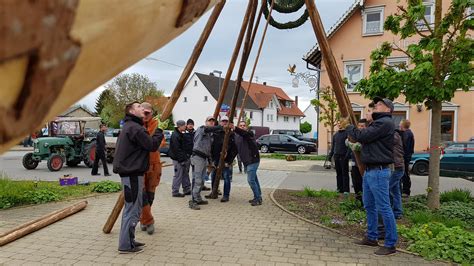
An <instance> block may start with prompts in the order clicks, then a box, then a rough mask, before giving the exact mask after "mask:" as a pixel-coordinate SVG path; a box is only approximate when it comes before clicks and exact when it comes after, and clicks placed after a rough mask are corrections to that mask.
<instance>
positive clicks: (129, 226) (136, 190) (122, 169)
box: [113, 102, 163, 254]
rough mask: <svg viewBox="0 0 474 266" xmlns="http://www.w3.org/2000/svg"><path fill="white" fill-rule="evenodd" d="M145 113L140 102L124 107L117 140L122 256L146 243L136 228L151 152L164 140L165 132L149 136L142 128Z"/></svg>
mask: <svg viewBox="0 0 474 266" xmlns="http://www.w3.org/2000/svg"><path fill="white" fill-rule="evenodd" d="M144 117H145V110H144V108H143V106H141V104H140V103H139V102H133V103H130V104H127V105H126V107H125V119H124V121H125V123H124V125H123V129H122V132H121V134H120V136H119V138H118V140H117V146H116V150H115V158H114V163H113V170H114V173H117V174H119V175H120V179H121V182H122V187H123V193H124V198H125V206H124V209H123V212H122V225H121V227H120V236H119V247H118V250H119V253H121V254H127V253H140V252H142V251H143V249H142V247H143V246H144V245H145V244H144V243H140V242H138V241H135V227H136V226H137V224H138V222H139V221H140V213H141V210H142V206H143V191H144V182H143V176H144V174H145V173H146V172H147V171H148V169H149V165H150V152H155V151H157V150H158V148H159V147H160V144H161V142H162V141H163V131H162V130H161V129H159V128H156V129H155V130H154V131H153V135H152V136H150V135H149V134H148V132H147V131H146V129H145V128H144V127H143V118H144Z"/></svg>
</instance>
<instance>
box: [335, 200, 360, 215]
mask: <svg viewBox="0 0 474 266" xmlns="http://www.w3.org/2000/svg"><path fill="white" fill-rule="evenodd" d="M357 210H363V208H362V203H360V201H358V200H356V199H353V198H346V199H344V200H343V201H341V202H339V211H340V212H342V213H343V214H344V215H345V216H347V215H349V213H351V212H352V211H357Z"/></svg>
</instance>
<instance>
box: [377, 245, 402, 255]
mask: <svg viewBox="0 0 474 266" xmlns="http://www.w3.org/2000/svg"><path fill="white" fill-rule="evenodd" d="M396 252H397V249H396V248H395V247H380V248H379V249H377V250H376V251H375V252H374V254H375V255H377V256H388V255H393V254H395V253H396Z"/></svg>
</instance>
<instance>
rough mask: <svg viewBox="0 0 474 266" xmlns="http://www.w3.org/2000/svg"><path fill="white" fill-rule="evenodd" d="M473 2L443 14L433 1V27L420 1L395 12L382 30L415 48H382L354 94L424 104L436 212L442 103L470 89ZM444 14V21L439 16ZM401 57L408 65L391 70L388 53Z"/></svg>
mask: <svg viewBox="0 0 474 266" xmlns="http://www.w3.org/2000/svg"><path fill="white" fill-rule="evenodd" d="M473 4H474V1H473V0H452V1H451V4H450V6H449V9H448V10H446V11H443V10H442V0H436V1H435V22H434V24H430V23H429V22H428V21H427V20H426V18H425V16H424V15H425V6H424V5H423V2H422V1H421V0H407V5H405V6H399V7H398V12H397V13H396V14H394V15H390V16H389V17H388V18H387V20H386V21H385V25H384V28H385V30H386V31H390V32H391V33H393V34H394V35H396V36H399V37H400V39H401V40H405V39H408V38H411V37H414V36H417V37H419V41H418V42H417V43H413V44H410V45H409V46H408V47H407V48H406V49H403V48H401V47H399V46H397V45H396V44H394V43H388V42H386V43H383V44H382V45H381V46H380V47H379V48H378V49H376V50H374V51H373V52H372V53H371V60H372V63H371V66H370V76H369V77H368V78H367V79H363V80H361V81H360V83H359V84H358V85H357V87H356V90H357V91H359V92H361V93H362V94H363V95H365V96H366V97H369V98H373V97H374V96H383V97H387V98H390V99H395V98H396V97H398V96H399V95H403V96H404V97H405V99H406V101H407V102H409V103H411V104H417V103H424V104H425V106H426V107H427V108H428V109H431V112H432V115H431V125H432V129H431V136H430V143H431V148H430V161H429V177H428V188H427V192H428V206H429V207H430V208H431V209H437V208H439V205H440V203H439V165H440V150H441V148H440V147H441V111H442V103H443V101H449V100H451V98H452V97H453V96H454V93H455V92H456V91H457V90H464V91H467V90H469V88H471V87H472V86H473V79H474V69H473V65H472V62H473V59H474V42H473V39H472V38H471V36H470V34H469V33H470V32H471V33H472V30H473V29H474V21H473V15H472V14H468V13H467V12H468V10H470V8H469V7H471V6H472V5H473ZM442 14H444V15H442ZM394 52H397V53H402V54H404V55H405V56H407V57H408V59H409V61H410V62H409V64H407V65H405V64H402V65H397V66H390V65H388V64H387V63H386V59H387V58H388V57H390V56H391V55H392V53H394Z"/></svg>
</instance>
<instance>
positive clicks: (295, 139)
mask: <svg viewBox="0 0 474 266" xmlns="http://www.w3.org/2000/svg"><path fill="white" fill-rule="evenodd" d="M288 138H289V139H291V140H293V141H299V139H297V138H295V137H293V136H288Z"/></svg>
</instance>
